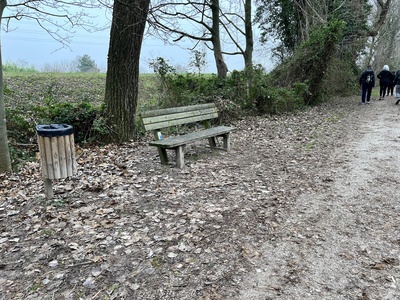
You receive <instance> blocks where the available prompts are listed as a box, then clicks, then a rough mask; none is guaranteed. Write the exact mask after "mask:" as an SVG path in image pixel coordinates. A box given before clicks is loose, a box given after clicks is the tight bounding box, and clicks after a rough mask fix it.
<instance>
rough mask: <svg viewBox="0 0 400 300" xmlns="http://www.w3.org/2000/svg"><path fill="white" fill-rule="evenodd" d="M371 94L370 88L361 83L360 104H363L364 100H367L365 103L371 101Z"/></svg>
mask: <svg viewBox="0 0 400 300" xmlns="http://www.w3.org/2000/svg"><path fill="white" fill-rule="evenodd" d="M371 93H372V86H370V85H369V84H367V83H363V85H362V92H361V102H362V103H365V99H367V102H369V101H371Z"/></svg>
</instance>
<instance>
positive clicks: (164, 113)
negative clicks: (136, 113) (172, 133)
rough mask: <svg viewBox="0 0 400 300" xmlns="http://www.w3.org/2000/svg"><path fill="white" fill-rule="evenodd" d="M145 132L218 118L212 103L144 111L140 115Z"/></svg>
mask: <svg viewBox="0 0 400 300" xmlns="http://www.w3.org/2000/svg"><path fill="white" fill-rule="evenodd" d="M140 117H141V118H142V121H143V124H144V128H145V129H146V130H159V129H161V128H167V127H171V126H176V125H182V124H188V123H194V122H198V121H206V120H211V119H215V118H217V117H218V111H217V107H216V106H215V104H214V103H207V104H198V105H191V106H182V107H174V108H166V109H156V110H151V111H145V112H142V113H141V114H140Z"/></svg>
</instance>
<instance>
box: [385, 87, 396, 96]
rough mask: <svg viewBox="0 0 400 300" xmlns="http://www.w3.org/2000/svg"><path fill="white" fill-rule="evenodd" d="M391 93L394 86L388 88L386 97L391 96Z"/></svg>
mask: <svg viewBox="0 0 400 300" xmlns="http://www.w3.org/2000/svg"><path fill="white" fill-rule="evenodd" d="M393 92H394V85H391V86H388V89H387V94H386V96H389V94H390V95H391V96H393Z"/></svg>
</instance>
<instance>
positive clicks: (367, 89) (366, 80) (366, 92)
mask: <svg viewBox="0 0 400 300" xmlns="http://www.w3.org/2000/svg"><path fill="white" fill-rule="evenodd" d="M359 84H360V86H361V90H362V92H361V104H365V100H367V104H369V103H370V101H371V93H372V88H373V87H374V86H375V73H374V70H372V66H371V65H368V67H367V69H366V70H365V71H363V72H362V73H361V76H360V79H359Z"/></svg>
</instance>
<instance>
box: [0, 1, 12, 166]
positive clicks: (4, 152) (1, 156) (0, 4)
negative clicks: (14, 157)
mask: <svg viewBox="0 0 400 300" xmlns="http://www.w3.org/2000/svg"><path fill="white" fill-rule="evenodd" d="M6 6H7V1H6V0H0V19H1V17H2V16H3V10H4V8H5V7H6ZM0 46H1V44H0ZM3 87H4V86H3V65H2V62H1V47H0V173H2V172H7V171H11V158H10V150H9V149H8V139H7V126H6V110H5V107H4V96H3Z"/></svg>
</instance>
